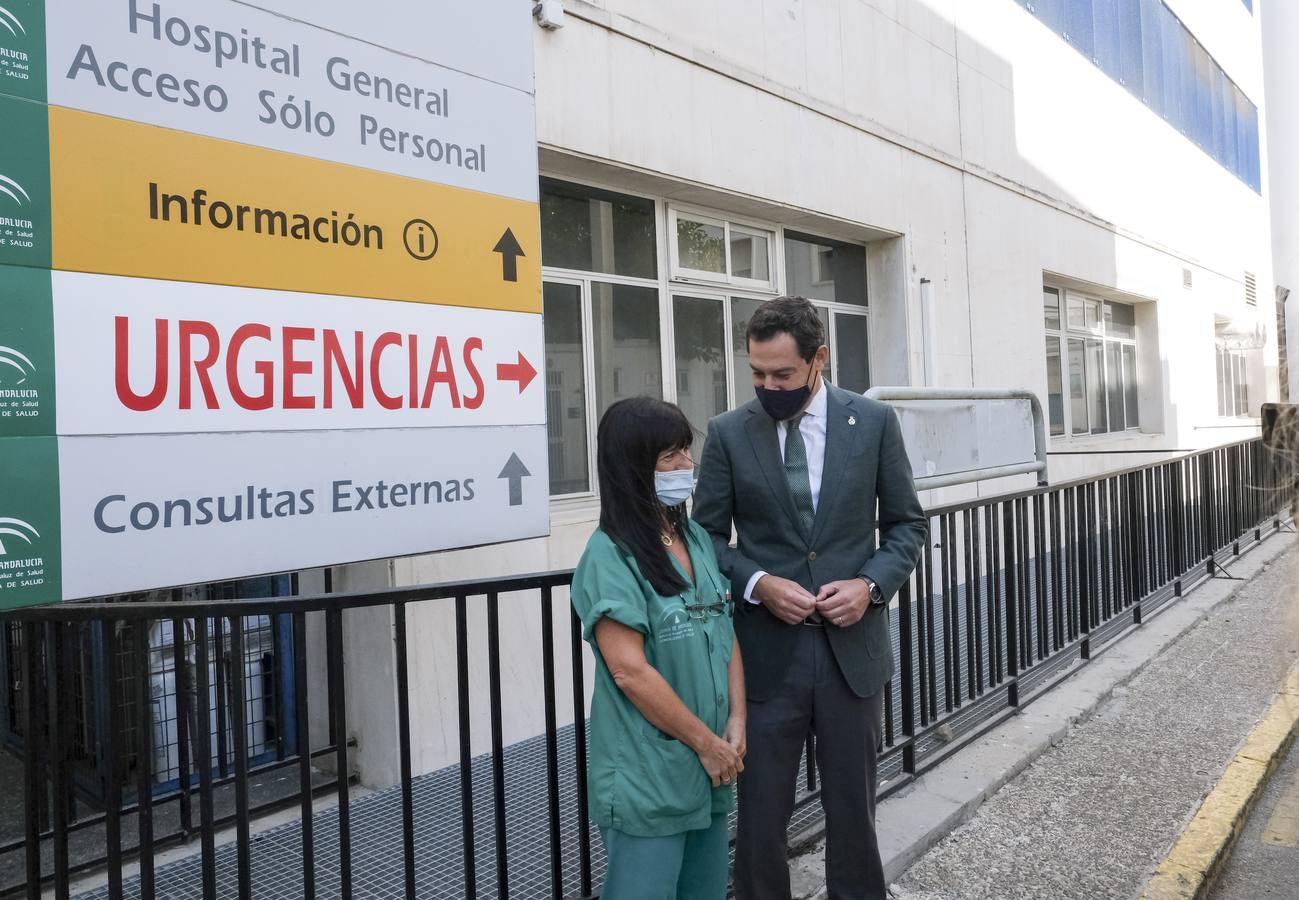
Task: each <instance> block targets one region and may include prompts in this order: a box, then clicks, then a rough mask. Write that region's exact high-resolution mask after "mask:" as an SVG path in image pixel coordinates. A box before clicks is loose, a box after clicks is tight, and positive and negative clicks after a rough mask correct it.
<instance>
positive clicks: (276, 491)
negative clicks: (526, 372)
mask: <svg viewBox="0 0 1299 900" xmlns="http://www.w3.org/2000/svg"><path fill="white" fill-rule="evenodd" d="M546 453H547V450H546V428H545V426H544V425H528V426H520V427H504V428H460V429H401V430H385V431H325V432H285V433H266V434H208V435H175V436H164V437H159V436H128V437H97V436H95V437H61V438H59V469H60V481H61V485H62V487H61V511H62V516H61V518H62V556H63V559H64V561H65V564H64V567H63V586H62V593H63V596H64V597H65V598H75V597H86V596H94V595H99V594H115V593H125V592H128V591H136V590H144V589H147V588H153V587H157V586H159V585H178V584H188V583H192V582H201V581H211V580H216V579H226V578H234V577H242V576H251V575H258V574H263V573H267V572H277V571H283V570H286V569H298V568H309V567H315V566H321V565H328V564H334V563H338V562H340V561H355V560H364V559H374V558H380V557H387V556H394V555H401V554H409V553H417V552H423V551H428V550H440V549H446V548H451V547H465V546H473V545H475V544H484V543H491V542H496V541H504V540H515V539H520V538H528V537H536V536H541V535H544V534H546V532H547V529H548V527H549V488H548V485H547V483H546V479H545V472H546ZM534 473H535V474H534Z"/></svg>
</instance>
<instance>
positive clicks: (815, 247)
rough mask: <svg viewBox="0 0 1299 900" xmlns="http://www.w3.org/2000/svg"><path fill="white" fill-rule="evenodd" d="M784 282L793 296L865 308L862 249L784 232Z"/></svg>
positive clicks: (863, 256) (863, 254)
mask: <svg viewBox="0 0 1299 900" xmlns="http://www.w3.org/2000/svg"><path fill="white" fill-rule="evenodd" d="M785 282H786V283H787V284H788V285H789V293H790V295H791V296H794V297H815V298H816V299H817V300H831V301H835V302H838V303H852V304H853V305H855V306H865V305H866V248H865V247H859V246H857V245H856V244H841V243H839V242H837V241H830V240H827V239H825V238H816V237H811V236H809V235H805V234H796V233H795V232H792V231H786V232H785Z"/></svg>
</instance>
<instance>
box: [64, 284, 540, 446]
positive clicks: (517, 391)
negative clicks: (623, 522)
mask: <svg viewBox="0 0 1299 900" xmlns="http://www.w3.org/2000/svg"><path fill="white" fill-rule="evenodd" d="M52 283H53V300H54V302H53V307H54V336H55V347H56V354H57V359H58V366H57V368H56V372H57V393H58V397H59V405H58V433H59V434H144V433H155V434H161V433H183V432H208V431H287V430H302V429H317V428H319V429H326V428H328V429H352V428H427V427H431V426H482V425H519V424H544V422H545V406H544V391H545V385H544V379H542V378H540V377H539V376H538V370H539V369H540V368H541V366H542V361H543V358H544V336H543V332H542V323H541V316H539V315H536V314H533V313H517V312H503V311H499V310H484V309H469V308H464V307H449V306H433V305H429V304H424V303H398V302H388V301H381V300H363V299H357V298H351V297H334V296H323V295H318V294H302V293H296V292H292V291H266V290H257V289H253V288H237V287H228V286H223V285H207V284H188V283H185V284H181V283H177V282H171V281H159V280H152V279H143V278H118V277H112V276H107V275H88V274H82V273H76V272H54V273H52Z"/></svg>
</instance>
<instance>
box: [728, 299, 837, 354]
mask: <svg viewBox="0 0 1299 900" xmlns="http://www.w3.org/2000/svg"><path fill="white" fill-rule="evenodd" d="M778 334H787V335H789V336H790V337H792V338H793V339H794V343H796V344H798V355H799V356H801V357H803V361H804V362H811V361H812V357H814V356H816V351H817V350H819V349H820V348H821V345H822V344H824V343H825V323H823V322H822V321H821V317H820V316H818V315H817V314H816V307H815V306H813V305H812V304H811V303H808V302H807V300H805V299H804V298H802V297H777V298H775V299H774V300H768V301H767V302H766V303H764V304H762V305H761V306H759V307H758V308H757V309H756V310H754V312H753V316H752V318H750V319H749V328H748V330H747V331H746V332H745V339H746V341H758V342H759V343H761V342H762V341H769V340H771V339H772V338H774V337H775V336H776V335H778Z"/></svg>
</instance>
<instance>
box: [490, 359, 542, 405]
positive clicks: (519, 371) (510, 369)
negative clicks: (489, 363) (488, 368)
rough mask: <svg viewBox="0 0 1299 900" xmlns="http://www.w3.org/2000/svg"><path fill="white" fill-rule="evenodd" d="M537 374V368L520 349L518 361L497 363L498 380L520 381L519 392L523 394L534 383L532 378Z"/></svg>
mask: <svg viewBox="0 0 1299 900" xmlns="http://www.w3.org/2000/svg"><path fill="white" fill-rule="evenodd" d="M536 375H537V370H536V369H534V368H532V363H530V362H528V361H527V360H526V359H524V358H523V351H522V350H520V351H519V361H518V362H516V363H497V364H496V380H497V381H517V382H518V383H519V393H520V394H522V393H523V392H524V391H525V390H526V389H527V387H528V385H530V384H532V379H533V378H535V377H536Z"/></svg>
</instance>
